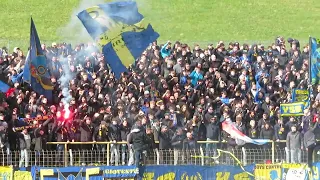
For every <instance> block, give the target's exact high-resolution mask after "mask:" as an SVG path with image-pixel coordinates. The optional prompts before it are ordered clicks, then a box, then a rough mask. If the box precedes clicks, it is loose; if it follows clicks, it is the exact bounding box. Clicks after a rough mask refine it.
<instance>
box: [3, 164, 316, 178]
mask: <svg viewBox="0 0 320 180" xmlns="http://www.w3.org/2000/svg"><path fill="white" fill-rule="evenodd" d="M271 166H272V165H271ZM280 166H281V167H280V168H281V170H279V172H278V173H277V175H274V173H275V172H276V171H275V170H273V169H271V171H270V169H266V170H265V171H266V172H268V173H269V174H270V173H271V172H272V173H273V174H271V175H270V179H271V180H279V179H290V180H293V179H301V180H306V179H310V180H319V179H320V171H319V170H320V162H317V163H314V164H313V167H312V171H308V170H307V165H306V164H281V165H280ZM255 168H256V167H255V165H254V164H252V165H248V166H245V167H244V169H242V168H241V167H240V166H226V165H218V166H197V165H185V166H173V165H160V166H145V167H142V168H140V175H139V177H140V179H141V178H142V179H143V180H163V179H179V180H180V179H181V180H186V179H192V180H206V179H216V180H222V179H223V180H253V179H254V177H253V176H252V175H251V174H255V175H257V173H254V171H255ZM258 170H260V171H261V168H260V169H258ZM269 171H270V172H269ZM5 172H8V173H7V174H8V176H7V177H13V175H14V177H15V178H13V179H20V180H22V179H23V178H22V177H30V175H28V174H27V173H28V172H30V171H23V170H21V169H20V170H18V171H16V170H14V169H11V168H7V170H6V169H4V168H2V169H1V173H3V174H4V173H5ZM10 172H11V175H9V174H10ZM137 174H138V169H137V168H136V166H91V167H62V168H56V167H53V168H48V167H32V168H31V175H32V179H33V180H57V179H59V180H101V179H112V178H122V179H131V178H134V177H136V175H137ZM258 174H259V173H258ZM30 178H31V177H30ZM9 179H10V178H9Z"/></svg>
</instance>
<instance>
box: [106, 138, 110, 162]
mask: <svg viewBox="0 0 320 180" xmlns="http://www.w3.org/2000/svg"><path fill="white" fill-rule="evenodd" d="M109 164H110V143H107V166H109Z"/></svg>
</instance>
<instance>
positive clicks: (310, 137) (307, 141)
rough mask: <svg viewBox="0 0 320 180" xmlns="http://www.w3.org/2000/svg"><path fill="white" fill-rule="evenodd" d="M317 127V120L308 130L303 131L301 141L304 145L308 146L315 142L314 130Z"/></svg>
mask: <svg viewBox="0 0 320 180" xmlns="http://www.w3.org/2000/svg"><path fill="white" fill-rule="evenodd" d="M317 127H318V122H316V124H315V125H314V126H313V127H309V129H308V131H307V132H305V133H304V136H303V142H304V147H306V148H308V147H309V146H311V145H313V144H315V143H316V137H315V134H314V130H315V129H316V128H317Z"/></svg>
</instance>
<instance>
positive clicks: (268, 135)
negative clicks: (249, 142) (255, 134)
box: [260, 128, 274, 140]
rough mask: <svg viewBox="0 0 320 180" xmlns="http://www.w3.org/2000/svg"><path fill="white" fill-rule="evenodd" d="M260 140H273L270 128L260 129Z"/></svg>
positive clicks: (272, 132)
mask: <svg viewBox="0 0 320 180" xmlns="http://www.w3.org/2000/svg"><path fill="white" fill-rule="evenodd" d="M260 138H261V139H270V140H273V139H274V131H273V129H272V128H269V129H266V128H262V129H261V132H260Z"/></svg>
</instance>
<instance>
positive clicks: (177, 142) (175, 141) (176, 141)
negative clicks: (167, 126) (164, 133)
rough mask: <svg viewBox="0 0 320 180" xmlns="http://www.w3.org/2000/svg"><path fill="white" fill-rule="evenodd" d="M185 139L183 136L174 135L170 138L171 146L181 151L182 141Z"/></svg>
mask: <svg viewBox="0 0 320 180" xmlns="http://www.w3.org/2000/svg"><path fill="white" fill-rule="evenodd" d="M184 139H185V135H183V134H181V135H178V134H177V133H175V135H174V136H173V137H172V140H171V145H172V147H173V148H174V149H182V148H183V141H184Z"/></svg>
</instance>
